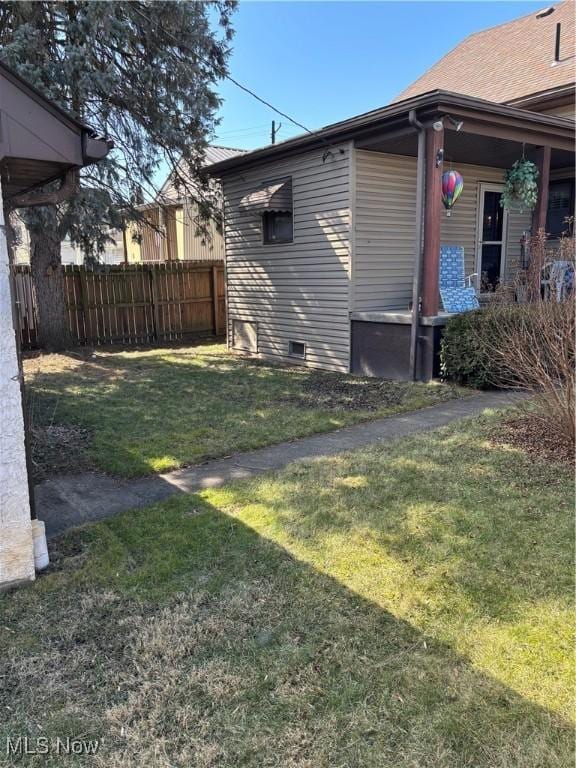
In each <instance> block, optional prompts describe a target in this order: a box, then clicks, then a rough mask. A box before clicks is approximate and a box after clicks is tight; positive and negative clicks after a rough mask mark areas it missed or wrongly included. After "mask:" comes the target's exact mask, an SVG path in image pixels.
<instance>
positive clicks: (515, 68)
mask: <svg viewBox="0 0 576 768" xmlns="http://www.w3.org/2000/svg"><path fill="white" fill-rule="evenodd" d="M551 8H552V9H553V10H552V11H551V12H550V9H551ZM486 9H487V12H488V13H489V12H490V4H489V3H487V4H486ZM547 11H548V12H547ZM574 11H575V7H574V2H572V0H567V2H563V3H558V4H556V5H555V6H551V7H549V8H548V9H543V10H541V11H535V12H534V13H531V14H530V15H529V16H523V17H522V18H520V19H515V20H514V21H510V22H508V23H507V24H501V25H500V26H497V27H492V28H491V29H486V30H484V31H483V32H476V33H475V34H473V35H470V36H469V37H467V38H466V39H465V40H464V41H463V42H461V43H460V44H459V45H457V46H456V48H454V49H453V50H452V51H450V53H448V54H446V56H444V57H443V58H442V59H440V61H438V62H437V63H436V64H434V66H433V67H431V68H430V69H429V70H428V71H427V72H426V73H425V74H423V75H422V77H420V78H418V80H416V81H415V82H414V83H412V85H410V86H409V87H408V88H406V90H404V91H403V92H402V93H401V94H400V95H399V96H397V98H396V99H395V100H394V101H400V100H402V99H407V98H409V97H412V96H418V95H419V94H421V93H426V92H427V91H431V90H434V89H437V88H440V89H443V90H448V91H455V92H457V93H465V94H467V95H469V96H476V97H477V98H480V99H487V100H488V101H495V102H498V103H506V102H509V101H513V100H515V99H519V98H520V97H522V96H527V95H528V94H533V93H539V92H544V91H548V90H551V89H556V88H559V87H562V86H566V85H570V84H572V83H574V80H575V73H574V65H575V56H574V49H575V44H576V43H575V35H574ZM558 23H561V25H562V26H561V37H560V61H559V62H557V63H553V62H554V47H555V36H556V25H557V24H558Z"/></svg>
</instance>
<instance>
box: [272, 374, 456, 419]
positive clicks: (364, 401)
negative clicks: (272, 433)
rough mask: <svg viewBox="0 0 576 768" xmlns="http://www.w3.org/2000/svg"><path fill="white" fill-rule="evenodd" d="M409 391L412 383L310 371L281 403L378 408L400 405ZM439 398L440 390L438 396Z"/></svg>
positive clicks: (324, 408) (364, 409) (327, 408)
mask: <svg viewBox="0 0 576 768" xmlns="http://www.w3.org/2000/svg"><path fill="white" fill-rule="evenodd" d="M411 391H412V385H411V384H410V383H407V382H401V381H384V380H382V379H376V378H374V379H372V378H370V379H362V378H351V377H346V378H344V377H343V378H339V377H338V376H337V375H334V376H327V375H326V374H325V373H324V374H322V375H317V374H314V373H312V374H311V375H310V376H309V377H307V378H306V379H305V380H304V381H303V382H302V385H301V391H300V392H298V393H297V394H291V395H286V396H285V397H283V398H282V402H284V403H292V404H295V405H298V406H300V407H302V408H314V409H322V410H327V411H331V410H344V411H377V410H378V409H380V408H386V407H387V406H395V405H401V404H402V403H403V402H404V400H405V398H406V397H407V396H408V395H409V394H410V393H411ZM445 394H446V398H449V397H450V396H451V395H450V393H449V392H448V391H446V393H445ZM441 397H442V395H441V394H440V392H439V398H438V399H441Z"/></svg>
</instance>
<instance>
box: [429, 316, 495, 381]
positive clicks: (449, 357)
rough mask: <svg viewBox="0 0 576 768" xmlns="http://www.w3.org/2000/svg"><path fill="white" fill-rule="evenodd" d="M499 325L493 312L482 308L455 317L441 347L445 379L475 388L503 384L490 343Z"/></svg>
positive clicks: (447, 326) (445, 332) (449, 323)
mask: <svg viewBox="0 0 576 768" xmlns="http://www.w3.org/2000/svg"><path fill="white" fill-rule="evenodd" d="M497 322H498V321H497V317H496V314H495V312H494V311H492V310H483V309H479V310H476V311H475V312H465V313H464V314H462V315H456V316H455V317H452V318H451V319H450V320H449V321H448V323H447V325H446V328H445V330H444V336H443V338H442V344H441V348H440V360H441V367H442V375H443V376H444V377H445V378H447V379H450V380H452V381H455V382H457V383H458V384H463V385H464V386H466V387H474V388H476V389H490V388H492V387H497V386H502V385H503V383H504V382H503V380H502V376H501V372H500V370H499V366H498V364H497V362H496V361H495V359H494V356H493V355H492V354H491V353H490V347H489V345H488V343H487V341H488V339H489V338H491V337H493V336H494V333H495V328H494V324H495V323H497Z"/></svg>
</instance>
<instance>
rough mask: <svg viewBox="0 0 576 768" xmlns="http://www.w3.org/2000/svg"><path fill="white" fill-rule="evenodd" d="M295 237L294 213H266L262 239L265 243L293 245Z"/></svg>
mask: <svg viewBox="0 0 576 768" xmlns="http://www.w3.org/2000/svg"><path fill="white" fill-rule="evenodd" d="M293 236H294V231H293V226H292V211H265V212H264V213H263V214H262V239H263V241H264V242H265V243H291V242H292V240H293Z"/></svg>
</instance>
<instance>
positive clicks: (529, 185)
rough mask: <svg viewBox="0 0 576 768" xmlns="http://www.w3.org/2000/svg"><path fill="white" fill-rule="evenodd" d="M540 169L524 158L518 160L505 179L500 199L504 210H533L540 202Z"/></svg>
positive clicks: (507, 172)
mask: <svg viewBox="0 0 576 768" xmlns="http://www.w3.org/2000/svg"><path fill="white" fill-rule="evenodd" d="M538 175H539V171H538V168H537V167H536V166H535V165H534V163H533V162H531V161H530V160H526V159H525V158H524V157H523V158H522V159H520V160H516V162H515V163H514V165H513V166H512V168H511V169H510V170H509V171H506V176H505V178H504V190H503V192H502V196H501V198H500V205H501V206H502V207H503V208H509V209H510V208H518V207H519V208H520V210H523V209H524V208H527V209H528V210H530V211H531V210H532V209H533V208H534V207H535V205H536V202H537V200H538V183H537V179H538Z"/></svg>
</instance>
